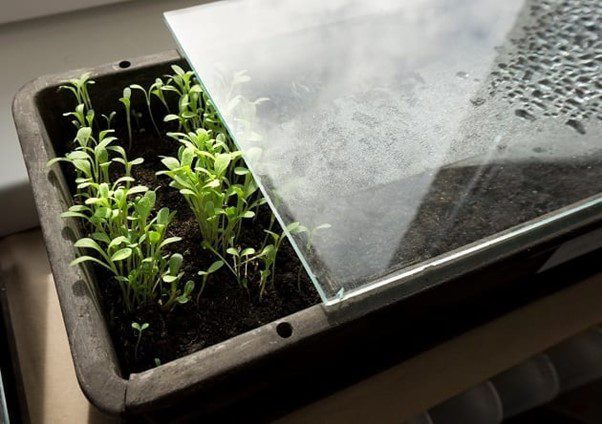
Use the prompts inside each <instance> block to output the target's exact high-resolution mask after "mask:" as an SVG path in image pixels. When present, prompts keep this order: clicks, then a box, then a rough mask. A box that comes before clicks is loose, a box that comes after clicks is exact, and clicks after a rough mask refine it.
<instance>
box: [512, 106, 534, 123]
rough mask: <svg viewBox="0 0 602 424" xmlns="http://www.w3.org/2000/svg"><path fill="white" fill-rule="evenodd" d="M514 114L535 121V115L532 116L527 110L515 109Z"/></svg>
mask: <svg viewBox="0 0 602 424" xmlns="http://www.w3.org/2000/svg"><path fill="white" fill-rule="evenodd" d="M514 114H515V115H516V116H518V117H519V118H523V119H526V120H528V121H535V116H533V115H532V114H531V113H529V112H527V111H526V110H524V109H516V110H515V111H514Z"/></svg>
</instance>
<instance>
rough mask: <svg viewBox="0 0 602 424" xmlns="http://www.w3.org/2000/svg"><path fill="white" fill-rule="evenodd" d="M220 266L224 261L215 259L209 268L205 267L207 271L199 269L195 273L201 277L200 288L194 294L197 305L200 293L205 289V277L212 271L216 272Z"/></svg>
mask: <svg viewBox="0 0 602 424" xmlns="http://www.w3.org/2000/svg"><path fill="white" fill-rule="evenodd" d="M222 266H224V261H215V262H213V263H212V264H211V266H210V267H209V268H207V271H199V272H198V273H197V274H198V275H200V276H201V278H202V282H201V288H200V289H199V292H198V294H197V295H196V303H197V305H198V303H199V300H200V298H201V295H202V294H203V291H204V290H205V285H206V284H207V279H208V278H209V276H210V275H211V274H213V273H214V272H216V271H217V270H219V269H220V268H221V267H222Z"/></svg>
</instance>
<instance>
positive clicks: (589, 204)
mask: <svg viewBox="0 0 602 424" xmlns="http://www.w3.org/2000/svg"><path fill="white" fill-rule="evenodd" d="M595 207H602V193H600V194H597V195H594V196H592V197H589V198H587V199H584V200H582V201H580V202H576V203H573V204H571V205H568V206H566V207H564V208H560V209H557V210H556V211H552V212H549V213H547V214H545V215H542V216H541V217H539V218H536V219H533V220H530V221H527V222H525V223H523V224H519V225H516V226H514V227H511V228H509V229H507V230H505V231H501V232H498V233H496V234H493V235H492V236H490V237H486V238H484V239H482V240H480V241H477V242H475V243H471V244H467V245H465V246H463V247H460V248H458V249H456V250H453V251H451V252H448V253H444V254H442V255H439V256H436V257H434V258H432V259H429V260H427V261H424V262H420V263H418V264H416V265H412V266H409V267H406V268H403V269H401V270H399V271H397V272H395V273H393V274H390V275H388V276H385V277H383V278H381V279H378V280H375V281H374V282H373V283H371V284H369V285H366V286H364V287H361V288H358V289H354V290H351V291H349V292H347V293H345V294H344V295H343V296H341V297H338V298H334V299H328V300H325V301H324V304H325V305H326V306H329V307H333V306H336V305H338V304H339V303H340V302H342V301H349V300H352V299H355V298H358V297H361V296H365V295H367V294H368V293H371V292H375V291H377V290H378V289H383V288H385V287H389V286H391V288H392V287H393V286H397V287H398V286H403V285H406V284H409V283H411V282H412V277H417V276H418V275H420V274H421V273H423V272H425V271H427V270H428V269H430V268H432V269H433V270H440V271H441V268H442V267H443V266H445V265H446V264H450V263H452V262H454V261H458V262H460V261H462V262H466V261H468V260H469V259H470V258H471V257H472V256H474V255H475V254H477V253H483V252H487V251H488V252H491V253H494V252H493V251H494V249H495V248H496V247H498V246H499V245H500V244H502V243H503V242H505V241H511V240H512V239H516V238H518V237H520V236H529V233H533V232H535V231H536V230H538V229H539V230H544V231H545V229H546V227H549V226H550V225H552V224H562V222H563V221H564V220H566V219H567V218H570V217H572V216H573V215H576V214H577V213H579V212H587V211H588V210H591V209H594V208H595ZM550 235H552V236H554V234H553V233H550ZM544 237H545V235H542V234H537V235H533V237H532V238H531V240H529V241H530V242H537V241H539V240H540V239H542V238H544ZM526 242H527V241H525V243H526ZM505 253H507V252H506V251H504V250H501V251H499V252H495V254H498V255H500V256H503V255H504V254H505ZM470 269H472V268H470V267H469V268H467V269H466V270H467V271H469V270H470ZM439 283H441V280H440V279H439V280H435V281H433V282H432V283H430V284H424V285H423V286H420V287H413V288H408V290H407V291H406V292H405V293H404V294H402V295H401V296H398V297H396V298H395V299H392V300H398V299H399V298H404V297H407V296H409V295H413V294H416V293H418V292H421V291H423V290H426V289H428V288H431V287H434V286H436V285H438V284H439Z"/></svg>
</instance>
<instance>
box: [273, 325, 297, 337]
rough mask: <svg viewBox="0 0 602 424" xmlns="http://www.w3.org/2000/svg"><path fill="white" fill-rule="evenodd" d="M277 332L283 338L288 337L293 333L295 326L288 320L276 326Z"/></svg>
mask: <svg viewBox="0 0 602 424" xmlns="http://www.w3.org/2000/svg"><path fill="white" fill-rule="evenodd" d="M276 332H277V333H278V335H279V336H280V337H282V338H283V339H288V338H289V337H290V336H292V335H293V326H292V325H290V324H289V323H288V322H281V323H280V324H278V325H277V326H276Z"/></svg>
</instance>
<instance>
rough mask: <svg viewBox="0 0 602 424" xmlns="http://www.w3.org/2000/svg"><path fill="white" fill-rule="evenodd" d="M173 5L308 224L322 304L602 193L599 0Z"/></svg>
mask: <svg viewBox="0 0 602 424" xmlns="http://www.w3.org/2000/svg"><path fill="white" fill-rule="evenodd" d="M166 18H167V22H168V24H169V26H170V27H171V30H172V31H173V33H174V34H175V37H176V39H177V41H178V42H179V44H180V47H181V50H182V51H183V53H184V54H185V55H186V57H187V58H188V60H189V61H190V63H191V64H192V66H193V68H194V69H195V71H196V72H197V74H198V76H199V78H200V80H201V81H202V83H203V85H204V86H205V89H206V90H207V92H208V94H209V95H210V97H211V98H212V100H213V102H214V103H215V105H216V107H217V109H218V111H219V113H220V114H221V115H222V117H223V119H224V121H225V123H226V125H227V126H228V128H229V130H230V132H231V135H232V136H233V138H234V141H235V142H236V143H237V145H238V146H239V148H240V149H241V150H243V151H244V152H245V156H246V159H247V162H248V164H249V166H250V168H251V169H252V171H253V172H254V174H255V176H256V178H257V179H258V181H259V183H260V185H261V188H262V190H263V191H264V193H265V194H266V196H267V197H268V199H269V202H270V205H271V207H272V208H273V209H274V211H275V212H276V214H277V217H278V219H279V220H280V221H281V223H284V224H290V223H292V222H299V223H300V224H301V225H303V226H304V227H306V228H307V231H306V232H304V233H300V234H296V235H293V237H292V241H293V245H294V247H295V248H296V249H297V251H298V253H299V254H300V256H301V259H302V261H303V262H304V264H305V266H306V268H307V269H308V272H309V273H310V276H311V278H312V279H313V280H314V282H315V283H316V287H317V288H318V290H319V291H320V294H321V295H322V297H323V299H324V300H325V301H326V302H331V303H333V302H336V301H337V300H338V299H343V298H346V297H349V296H353V295H354V294H357V293H361V292H365V291H366V290H369V289H371V288H374V287H377V286H382V285H383V284H385V283H389V282H393V281H402V280H403V279H406V278H408V277H409V276H411V275H412V272H418V271H419V270H421V269H424V268H425V267H426V266H429V264H433V263H437V264H440V263H443V262H445V258H447V257H451V256H453V257H455V258H457V257H459V256H462V255H463V254H469V253H470V252H474V251H475V249H481V248H492V247H495V244H496V240H501V239H502V238H505V239H507V238H508V237H512V236H513V235H514V234H519V233H520V234H524V232H525V231H530V229H532V228H534V226H537V222H541V221H545V220H548V221H549V220H550V219H554V216H555V215H549V213H551V212H554V211H558V210H559V209H560V208H565V207H567V206H569V205H572V204H574V203H575V202H578V201H580V200H583V199H586V198H591V199H590V202H592V201H593V202H599V201H600V197H599V196H598V194H599V193H601V192H602V166H601V162H602V139H601V135H602V131H601V126H602V82H601V81H600V78H599V77H600V67H601V66H602V2H600V0H562V1H561V0H541V1H535V0H534V1H530V0H526V1H525V0H503V1H501V0H479V1H474V0H412V1H407V0H406V1H403V0H370V1H366V0H329V1H324V0H304V1H300V0H299V1H297V0H231V1H220V2H216V3H211V4H207V5H202V6H197V7H192V8H189V9H184V10H179V11H174V12H168V13H166ZM595 196H598V197H595ZM592 199H593V200H592ZM562 213H563V214H564V215H566V214H567V209H566V208H565V209H564V210H563V211H562ZM568 213H571V208H569V209H568ZM546 214H548V215H546ZM544 215H546V216H545V217H544ZM542 217H543V218H542ZM500 232H504V234H503V235H500ZM450 252H451V253H450Z"/></svg>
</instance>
